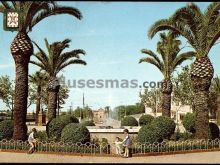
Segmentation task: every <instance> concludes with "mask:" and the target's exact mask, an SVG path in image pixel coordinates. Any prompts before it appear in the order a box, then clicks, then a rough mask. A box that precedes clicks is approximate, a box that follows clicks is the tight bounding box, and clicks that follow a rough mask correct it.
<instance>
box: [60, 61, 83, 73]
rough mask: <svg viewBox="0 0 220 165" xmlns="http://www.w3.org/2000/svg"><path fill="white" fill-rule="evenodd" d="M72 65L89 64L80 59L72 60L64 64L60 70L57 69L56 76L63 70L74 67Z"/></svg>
mask: <svg viewBox="0 0 220 165" xmlns="http://www.w3.org/2000/svg"><path fill="white" fill-rule="evenodd" d="M72 64H81V65H87V63H86V62H85V61H84V60H80V59H74V60H70V61H67V62H65V63H63V64H62V65H61V66H60V67H59V68H57V71H56V74H57V73H58V72H60V71H61V70H63V69H64V68H65V67H67V66H69V65H72Z"/></svg>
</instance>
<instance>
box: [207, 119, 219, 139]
mask: <svg viewBox="0 0 220 165" xmlns="http://www.w3.org/2000/svg"><path fill="white" fill-rule="evenodd" d="M209 131H210V132H209V137H210V139H216V138H219V128H218V125H216V124H215V123H209Z"/></svg>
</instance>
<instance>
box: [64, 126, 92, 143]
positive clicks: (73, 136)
mask: <svg viewBox="0 0 220 165" xmlns="http://www.w3.org/2000/svg"><path fill="white" fill-rule="evenodd" d="M61 140H62V141H63V142H65V143H67V142H71V143H77V142H81V143H86V142H90V133H89V130H88V129H87V128H86V127H85V126H83V125H81V124H76V123H70V124H68V125H66V126H65V127H64V128H63V130H62V134H61Z"/></svg>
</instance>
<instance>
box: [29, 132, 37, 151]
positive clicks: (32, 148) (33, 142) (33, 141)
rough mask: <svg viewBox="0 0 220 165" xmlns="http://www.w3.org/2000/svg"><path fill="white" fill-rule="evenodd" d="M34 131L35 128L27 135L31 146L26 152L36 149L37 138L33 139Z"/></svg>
mask: <svg viewBox="0 0 220 165" xmlns="http://www.w3.org/2000/svg"><path fill="white" fill-rule="evenodd" d="M36 133H37V130H36V128H33V129H32V132H31V133H30V135H29V136H28V142H29V144H30V145H31V147H30V149H29V151H28V154H32V153H33V152H34V150H35V149H36V143H37V140H36V139H35V136H36Z"/></svg>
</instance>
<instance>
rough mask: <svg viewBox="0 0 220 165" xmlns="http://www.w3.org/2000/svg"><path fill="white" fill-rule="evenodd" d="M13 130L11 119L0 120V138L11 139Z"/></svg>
mask: <svg viewBox="0 0 220 165" xmlns="http://www.w3.org/2000/svg"><path fill="white" fill-rule="evenodd" d="M13 132H14V122H13V120H3V121H1V122H0V140H2V139H7V140H9V139H12V137H13Z"/></svg>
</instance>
